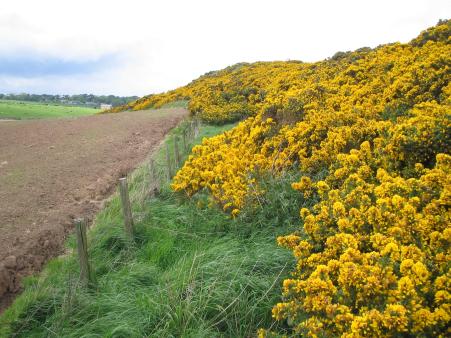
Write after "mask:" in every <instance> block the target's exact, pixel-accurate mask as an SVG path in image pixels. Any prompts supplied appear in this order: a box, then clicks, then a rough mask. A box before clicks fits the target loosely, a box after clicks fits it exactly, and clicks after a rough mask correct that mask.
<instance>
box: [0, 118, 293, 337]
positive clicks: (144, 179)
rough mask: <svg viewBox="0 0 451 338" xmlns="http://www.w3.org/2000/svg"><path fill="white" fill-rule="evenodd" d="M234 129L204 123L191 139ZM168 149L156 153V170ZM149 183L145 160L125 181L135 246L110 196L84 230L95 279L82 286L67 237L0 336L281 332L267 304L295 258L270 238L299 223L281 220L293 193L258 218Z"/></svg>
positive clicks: (1, 320) (1, 323)
mask: <svg viewBox="0 0 451 338" xmlns="http://www.w3.org/2000/svg"><path fill="white" fill-rule="evenodd" d="M230 127H231V125H226V126H222V127H213V126H203V127H202V128H201V135H200V136H199V137H198V139H197V140H196V142H200V139H201V138H202V137H204V136H211V135H214V134H217V133H219V132H221V131H223V130H226V129H228V128H230ZM181 128H183V125H182V126H179V127H178V128H176V129H175V130H173V132H172V135H174V134H177V135H180V133H181ZM172 139H173V138H172V136H170V137H168V138H167V140H166V142H172ZM171 144H172V143H171ZM162 148H163V149H165V147H164V146H163V147H162ZM164 155H165V154H164V152H163V151H159V152H158V153H157V154H156V156H155V159H156V163H157V167H158V168H159V170H158V172H159V173H160V174H161V175H163V171H164V170H163V167H162V164H163V163H164V159H165V156H164ZM185 156H186V155H185ZM148 180H149V174H148V171H147V169H146V167H145V166H143V167H141V168H139V169H137V170H136V171H135V172H134V173H133V175H131V177H130V178H129V182H130V183H129V189H130V198H131V200H132V203H133V214H134V219H135V229H136V238H135V243H134V244H133V245H132V246H129V245H127V243H128V242H127V239H126V238H125V237H124V236H125V235H124V231H123V225H122V224H123V219H122V214H121V209H120V203H119V198H118V196H117V194H116V195H115V196H113V197H112V199H111V200H109V202H108V203H107V205H106V207H105V209H104V210H103V211H101V212H100V213H99V214H98V216H97V218H96V220H95V225H94V226H93V227H92V229H91V230H90V231H89V234H88V242H89V254H90V259H91V264H92V267H93V270H94V273H95V276H96V281H95V283H94V285H92V286H91V288H89V289H84V288H82V287H81V286H80V283H79V281H78V273H79V270H78V264H77V257H76V255H75V254H74V253H73V252H76V247H75V240H74V238H73V237H71V238H69V240H68V243H67V247H68V254H66V255H64V256H62V257H59V258H57V259H54V260H52V261H51V262H49V263H48V264H47V266H46V268H45V269H44V271H43V272H42V273H41V274H40V275H39V276H36V277H29V278H27V279H26V280H25V291H24V292H23V294H22V295H21V296H19V297H18V298H17V299H16V301H15V303H14V304H13V305H12V306H11V307H10V308H9V309H8V310H7V311H5V313H4V314H3V315H2V316H1V317H0V336H1V337H8V336H13V337H248V336H252V335H255V333H256V330H257V329H258V328H260V327H264V328H271V327H272V328H273V329H277V330H279V331H281V332H283V330H284V327H283V324H281V323H275V322H274V321H273V319H272V318H271V308H272V306H273V305H274V304H275V303H276V302H277V301H278V300H280V298H279V297H280V294H281V292H280V286H281V281H282V279H283V278H284V277H287V276H288V273H289V271H291V270H292V269H293V264H294V259H293V258H292V256H291V253H290V252H289V251H288V250H284V249H282V248H279V247H278V246H277V245H276V241H275V239H276V236H277V235H278V234H286V233H290V232H292V231H293V229H294V228H297V224H292V223H291V222H287V220H291V219H295V215H297V214H298V210H299V209H298V208H294V207H291V206H290V205H291V204H292V203H295V202H296V201H295V200H294V199H296V198H298V197H297V195H299V194H294V193H293V194H291V195H290V196H285V195H283V196H282V195H280V196H279V197H281V199H282V200H283V201H281V202H279V203H278V204H277V205H276V207H277V208H279V209H280V210H273V213H265V214H263V216H262V217H260V218H256V217H253V214H252V213H253V212H255V211H251V210H249V211H246V210H244V211H243V213H242V214H241V215H240V217H239V218H237V219H235V220H232V219H230V217H229V216H227V215H225V214H224V213H223V212H222V211H221V210H219V209H217V208H207V207H202V208H200V207H198V205H206V203H207V202H208V197H207V195H206V194H203V193H200V194H198V195H196V196H195V197H194V198H192V199H187V198H186V197H184V196H182V195H180V194H175V193H173V192H172V191H171V190H170V189H169V187H168V185H167V184H166V185H165V186H164V187H163V189H162V191H161V193H160V195H159V196H158V197H157V198H148V197H146V193H147V191H146V187H148V186H149V181H148ZM287 182H288V180H287ZM267 184H272V183H271V181H269V183H267ZM287 184H288V183H287ZM278 185H281V184H279V183H278ZM282 185H283V184H282ZM282 188H283V189H284V187H281V189H282ZM275 191H277V187H275ZM267 202H269V201H267ZM262 207H268V208H271V205H270V203H267V204H266V205H265V206H263V205H262ZM284 208H285V209H284ZM283 215H285V216H283ZM282 218H284V219H285V221H282ZM293 223H294V222H293ZM296 223H297V222H296ZM281 325H282V326H281Z"/></svg>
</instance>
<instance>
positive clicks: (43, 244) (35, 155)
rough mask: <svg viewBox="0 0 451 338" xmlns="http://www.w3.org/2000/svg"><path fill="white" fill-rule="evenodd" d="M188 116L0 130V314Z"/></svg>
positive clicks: (29, 124) (16, 124)
mask: <svg viewBox="0 0 451 338" xmlns="http://www.w3.org/2000/svg"><path fill="white" fill-rule="evenodd" d="M186 114H187V112H186V111H185V110H183V109H162V110H158V111H140V112H128V113H120V114H107V115H95V116H87V117H81V118H76V119H60V120H35V121H3V122H2V123H0V312H1V311H2V309H4V308H5V307H6V306H7V305H8V303H9V302H10V300H11V299H12V298H13V296H14V294H15V293H17V292H18V291H20V288H21V284H20V281H21V278H22V277H23V276H25V275H29V274H31V273H33V272H36V271H39V270H40V269H41V268H42V265H43V264H44V263H45V262H46V261H47V260H48V259H49V258H51V257H54V256H56V255H58V254H59V253H61V249H62V243H63V242H64V239H65V237H66V235H67V234H68V233H69V232H70V231H71V229H72V220H73V218H74V217H79V216H80V215H83V216H87V217H92V216H93V215H94V214H95V212H96V211H98V210H99V208H100V207H101V203H102V201H103V200H104V199H105V198H106V197H107V196H108V195H110V194H111V192H112V191H113V189H114V186H115V184H116V182H117V179H118V178H119V177H120V176H121V175H123V174H125V173H127V172H129V171H130V170H132V169H133V168H135V167H136V166H137V165H138V164H139V163H140V162H141V161H142V160H143V159H144V158H145V156H146V155H147V154H149V152H151V151H152V149H153V148H154V147H155V146H157V145H158V144H159V143H160V142H161V140H162V138H163V136H164V135H165V134H166V133H167V132H168V131H169V130H170V129H171V128H172V127H174V126H175V125H176V124H177V123H178V122H179V121H180V120H181V119H182V118H183V117H184V116H186Z"/></svg>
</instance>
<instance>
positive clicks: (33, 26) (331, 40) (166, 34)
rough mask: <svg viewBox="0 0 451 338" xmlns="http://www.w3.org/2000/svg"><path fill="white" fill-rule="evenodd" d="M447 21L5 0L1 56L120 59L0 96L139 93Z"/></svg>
mask: <svg viewBox="0 0 451 338" xmlns="http://www.w3.org/2000/svg"><path fill="white" fill-rule="evenodd" d="M450 16H451V2H450V1H447V0H436V1H434V0H429V1H428V0H411V1H404V0H401V1H393V0H390V1H388V0H381V1H364V0H360V1H346V0H343V1H333V0H332V1H325V0H324V1H300V0H298V1H295V0H278V1H277V0H276V1H264V0H260V1H254V0H252V1H245V0H240V1H237V0H228V1H211V0H210V1H195V0H194V1H183V0H180V1H175V0H166V1H138V0H128V1H98V0H97V1H96V0H89V1H88V0H77V1H75V0H65V1H61V0H60V1H58V0H41V1H31V0H29V1H25V0H14V1H2V2H1V3H0V56H1V55H10V56H11V55H13V56H14V55H18V53H35V54H37V55H45V56H48V57H51V58H60V59H62V60H66V61H76V62H85V61H96V60H99V59H101V58H102V57H104V56H105V55H111V54H120V55H121V62H118V63H117V64H115V66H114V67H111V69H100V70H99V71H96V72H92V73H90V74H87V75H86V74H85V75H80V76H76V75H73V76H65V77H58V78H55V77H54V76H41V77H39V78H34V79H28V80H24V79H22V78H19V77H18V78H11V77H8V78H5V77H4V76H3V78H2V75H0V90H3V91H33V92H63V91H64V92H65V93H80V92H94V93H99V94H101V93H103V94H106V93H114V94H123V95H129V94H138V95H143V94H148V93H151V92H158V91H162V90H168V89H171V88H174V87H176V86H180V85H183V84H185V83H187V82H189V81H191V80H192V79H194V78H196V77H198V76H199V75H201V74H203V73H205V72H207V71H210V70H214V69H219V68H223V67H225V66H228V65H230V64H233V63H236V62H241V61H247V62H252V61H257V60H287V59H298V60H303V61H315V60H320V59H323V58H325V57H328V56H331V55H333V54H334V53H335V52H336V51H338V50H352V49H356V48H359V47H362V46H370V47H375V46H377V45H379V44H382V43H387V42H393V41H402V42H407V41H409V40H410V39H412V38H414V37H415V36H416V35H417V34H418V33H419V32H420V31H421V30H423V29H425V28H427V27H429V26H432V25H434V24H435V23H436V22H437V21H438V19H440V18H442V19H446V18H449V17H450ZM5 86H7V87H6V88H5ZM8 89H9V90H8Z"/></svg>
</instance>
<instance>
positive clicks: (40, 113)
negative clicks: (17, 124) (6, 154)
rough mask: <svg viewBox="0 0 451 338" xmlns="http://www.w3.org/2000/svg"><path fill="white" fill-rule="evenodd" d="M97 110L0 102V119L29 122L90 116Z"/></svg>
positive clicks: (7, 101)
mask: <svg viewBox="0 0 451 338" xmlns="http://www.w3.org/2000/svg"><path fill="white" fill-rule="evenodd" d="M98 111H99V109H94V108H88V107H73V106H63V105H55V104H44V103H37V102H22V101H12V100H0V119H13V120H29V119H46V118H64V117H78V116H85V115H92V114H95V113H97V112H98Z"/></svg>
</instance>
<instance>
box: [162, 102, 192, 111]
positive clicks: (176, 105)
mask: <svg viewBox="0 0 451 338" xmlns="http://www.w3.org/2000/svg"><path fill="white" fill-rule="evenodd" d="M188 102H189V101H188V100H178V101H172V102H168V103H166V104H164V105H162V106H161V108H185V109H187V108H188Z"/></svg>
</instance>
